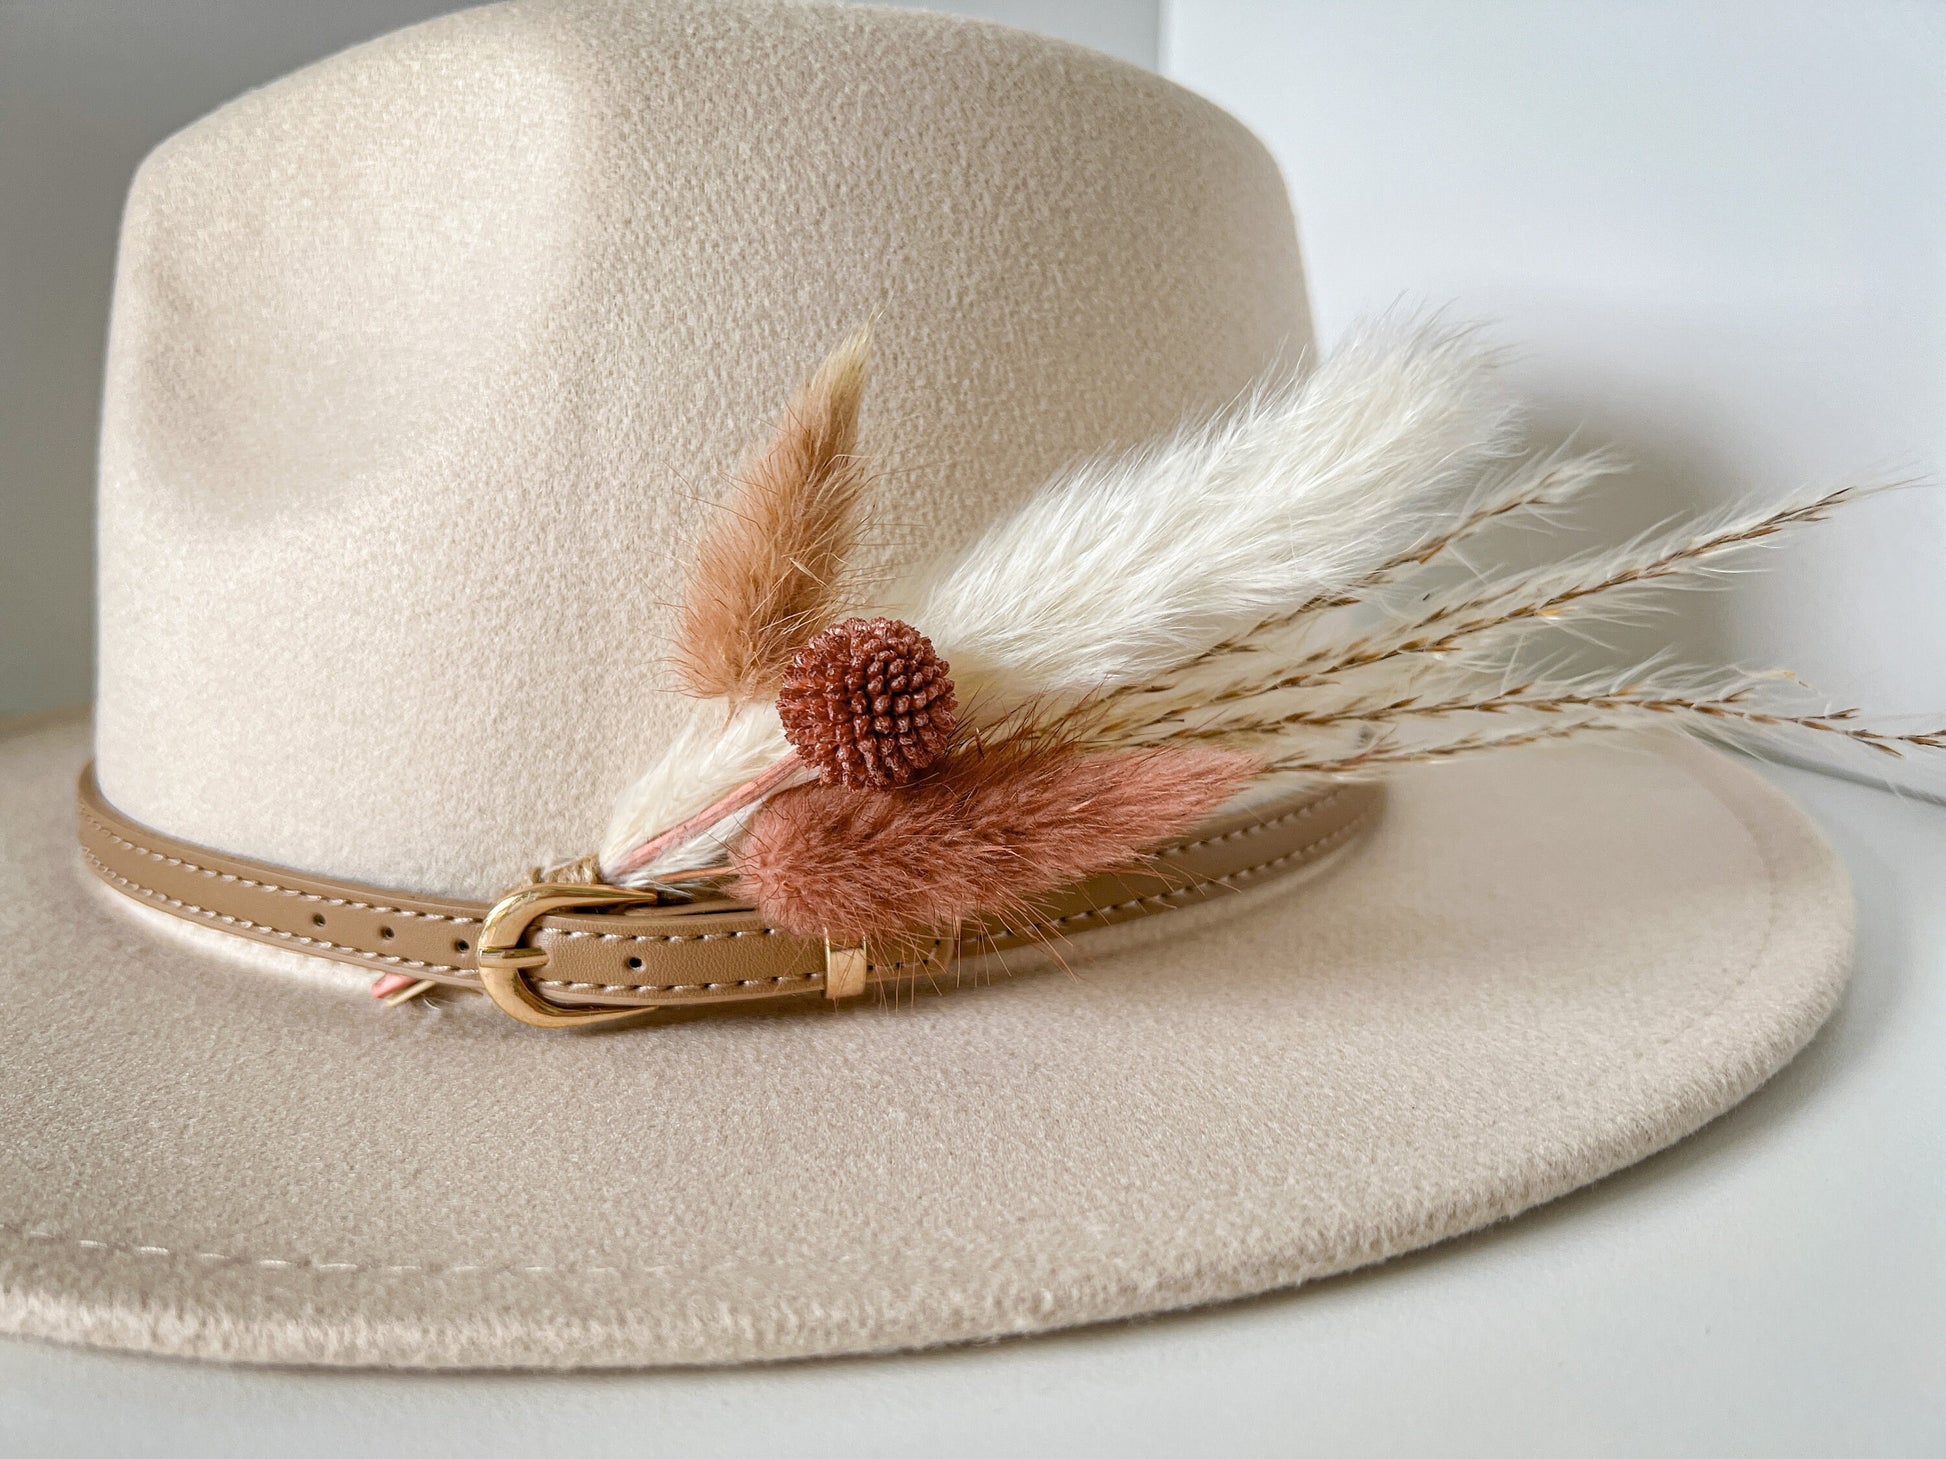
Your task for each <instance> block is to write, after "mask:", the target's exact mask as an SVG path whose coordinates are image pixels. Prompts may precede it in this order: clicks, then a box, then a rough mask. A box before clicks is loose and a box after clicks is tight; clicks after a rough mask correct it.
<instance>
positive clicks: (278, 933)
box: [81, 822, 472, 974]
mask: <svg viewBox="0 0 1946 1459" xmlns="http://www.w3.org/2000/svg"><path fill="white" fill-rule="evenodd" d="M96 829H97V830H99V831H101V832H102V834H103V835H113V834H114V833H113V832H111V831H109V830H108V828H107V827H105V826H102V825H101V824H100V823H99V822H97V823H96ZM116 839H120V838H119V837H118V838H116ZM123 844H124V845H128V843H126V842H124V843H123ZM129 849H130V850H131V851H140V850H142V848H141V847H139V846H129ZM145 854H146V855H149V856H155V855H156V853H155V852H153V851H150V852H146V853H145ZM81 855H82V856H83V857H84V858H85V859H86V861H87V863H88V865H89V866H91V867H92V868H93V869H94V872H95V875H97V876H99V877H100V878H101V879H102V880H103V881H107V882H112V883H114V885H116V886H117V887H119V888H121V889H122V890H123V891H125V892H128V893H129V894H131V895H133V896H137V897H141V898H142V899H143V900H145V901H150V902H162V903H165V904H167V905H168V906H171V907H174V908H175V909H176V910H177V911H179V912H183V913H186V914H187V915H189V916H192V917H201V918H204V919H205V920H207V921H210V922H227V923H229V924H230V926H232V927H242V928H247V929H248V930H250V931H251V932H264V933H268V934H269V935H270V936H272V937H281V938H283V939H284V940H285V941H287V942H301V943H304V944H305V945H306V946H308V947H328V948H331V949H333V950H334V951H337V952H345V953H350V954H351V955H352V956H353V957H357V958H363V959H364V960H365V961H367V962H374V963H385V964H387V965H388V966H391V967H397V968H420V969H423V970H424V971H426V972H429V973H459V974H465V973H469V972H471V971H472V969H471V968H462V967H459V966H457V965H455V964H452V963H429V962H425V961H423V960H421V959H419V958H416V957H401V956H399V955H398V954H397V953H389V952H369V951H367V950H366V949H364V948H362V947H352V946H350V945H349V944H348V943H343V942H333V941H331V940H330V939H329V938H325V937H306V936H305V935H304V934H303V933H301V932H286V931H285V930H284V929H283V928H281V927H272V926H270V925H269V924H268V923H266V922H253V921H251V920H250V919H249V918H248V917H232V916H231V915H230V914H229V913H227V912H216V911H212V910H211V909H210V908H208V907H199V906H197V905H196V904H195V903H194V902H185V901H183V900H182V899H181V898H179V897H172V896H170V895H169V894H168V893H167V892H162V891H157V890H156V889H155V888H154V887H145V886H143V885H142V884H141V883H140V882H138V881H130V880H129V879H128V878H127V877H125V876H123V875H122V874H121V873H120V872H117V871H115V870H113V869H112V868H110V867H109V866H108V865H107V864H106V863H104V862H103V861H102V859H101V858H100V857H99V856H97V855H95V853H94V852H92V851H90V850H89V849H88V848H87V847H86V846H83V847H82V848H81ZM158 859H167V858H158ZM181 864H182V865H184V866H188V863H186V862H185V863H181ZM189 869H190V870H193V871H201V870H202V868H201V867H189ZM207 874H208V875H220V873H215V872H212V873H207ZM244 879H245V878H242V877H237V878H235V880H237V881H242V880H244ZM253 885H261V883H253ZM286 895H289V896H298V895H300V893H296V892H287V893H286ZM316 900H320V901H322V900H327V899H325V898H318V899H316ZM340 905H351V904H349V903H343V902H340ZM361 905H362V904H361ZM384 910H387V911H395V912H396V911H399V910H400V909H399V908H396V907H392V908H386V909H384ZM448 920H458V919H448Z"/></svg>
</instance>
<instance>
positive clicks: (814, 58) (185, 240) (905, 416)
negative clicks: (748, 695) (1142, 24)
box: [97, 0, 1309, 896]
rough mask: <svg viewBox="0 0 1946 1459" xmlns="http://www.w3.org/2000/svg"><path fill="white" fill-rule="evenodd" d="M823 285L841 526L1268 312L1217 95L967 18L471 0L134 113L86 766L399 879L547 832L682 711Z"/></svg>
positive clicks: (217, 829) (470, 861)
mask: <svg viewBox="0 0 1946 1459" xmlns="http://www.w3.org/2000/svg"><path fill="white" fill-rule="evenodd" d="M868 319H869V320H872V321H874V323H875V340H876V344H875V378H874V381H873V385H872V388H871V393H870V395H869V397H868V401H867V406H866V413H865V421H864V430H865V437H866V441H867V444H868V446H870V447H871V448H872V449H873V450H874V451H875V452H876V453H877V454H879V455H880V456H881V457H882V459H883V462H884V464H885V466H886V468H887V475H886V478H885V481H884V484H883V488H882V491H881V495H880V500H881V503H882V505H881V509H880V511H879V514H878V517H877V523H878V526H877V529H876V539H877V542H878V546H877V547H876V549H875V550H876V551H877V552H878V553H879V555H880V559H881V562H882V563H886V564H889V563H891V562H893V561H898V562H914V561H922V560H924V559H925V558H927V557H929V556H931V555H933V554H935V553H937V552H940V551H942V550H945V549H948V548H950V547H952V546H954V545H956V544H957V543H960V542H962V541H964V540H965V539H966V538H967V537H969V536H970V535H971V534H972V533H973V532H974V531H975V530H977V529H978V527H979V526H980V525H981V524H983V523H984V522H985V521H987V520H988V519H990V518H991V517H992V516H994V515H996V514H997V513H998V512H999V511H1001V510H1002V509H1004V508H1005V507H1006V506H1007V505H1008V504H1009V503H1011V502H1013V501H1015V500H1017V499H1019V498H1020V497H1021V496H1023V495H1024V494H1026V493H1027V492H1028V491H1030V490H1032V488H1033V487H1034V486H1035V485H1036V484H1038V483H1039V482H1040V481H1041V480H1042V479H1044V478H1045V477H1046V476H1047V475H1048V474H1049V473H1050V472H1052V471H1054V470H1056V469H1058V468H1059V467H1060V466H1062V465H1064V464H1067V463H1069V462H1071V461H1073V460H1075V459H1077V458H1080V457H1083V456H1087V455H1090V454H1093V453H1096V452H1098V451H1102V450H1112V449H1117V448H1122V447H1126V446H1129V445H1132V444H1135V443H1137V442H1139V441H1142V440H1144V439H1147V438H1149V437H1152V436H1154V435H1157V434H1160V433H1162V432H1164V431H1167V430H1168V429H1170V428H1171V427H1173V426H1174V425H1176V424H1177V423H1178V422H1179V421H1180V420H1181V419H1182V418H1183V417H1185V416H1186V415H1195V414H1199V413H1201V412H1204V411H1206V410H1208V409H1211V408H1213V407H1215V406H1218V405H1220V404H1221V403H1222V402H1223V401H1225V400H1226V399H1228V398H1230V397H1231V396H1233V395H1234V394H1235V393H1236V392H1237V391H1239V390H1240V389H1242V388H1243V387H1244V386H1246V385H1247V384H1248V383H1249V381H1250V380H1251V379H1252V378H1253V377H1254V376H1256V375H1257V374H1258V373H1260V372H1261V371H1262V370H1263V369H1264V368H1265V367H1266V366H1267V365H1268V364H1270V363H1272V362H1273V361H1274V360H1276V359H1278V358H1280V357H1289V356H1290V355H1292V354H1294V353H1296V352H1298V351H1301V350H1302V349H1303V348H1305V347H1306V346H1307V345H1308V343H1309V321H1308V318H1307V316H1306V313H1305V307H1304V296H1303V282H1302V277H1301V272H1300V267H1299V260H1298V252H1297V244H1296V240H1295V233H1294V229H1293V227H1292V223H1291V218H1290V214H1289V209H1288V206H1287V203H1286V201H1285V197H1284V192H1283V188H1282V184H1281V182H1280V181H1279V179H1278V176H1277V172H1276V169H1275V167H1274V165H1273V164H1272V163H1271V161H1270V160H1269V158H1268V156H1267V155H1266V154H1265V153H1264V151H1263V149H1262V148H1261V147H1260V146H1259V145H1258V144H1257V143H1256V141H1255V140H1254V139H1253V138H1251V137H1250V136H1249V134H1248V133H1247V132H1245V131H1244V130H1243V129H1242V128H1241V127H1240V126H1238V125H1237V124H1236V123H1235V122H1234V121H1232V120H1231V119H1230V118H1228V117H1226V116H1225V115H1224V114H1222V113H1221V112H1219V111H1217V110H1216V109H1215V108H1213V107H1211V106H1209V105H1208V104H1207V103H1204V102H1202V101H1201V100H1199V99H1197V98H1195V97H1194V96H1191V95H1190V94H1188V93H1187V92H1184V91H1182V90H1181V89H1180V88H1177V87H1175V86H1173V85H1171V84H1170V83H1168V82H1166V81H1163V80H1161V79H1160V78H1158V77H1155V76H1152V75H1150V74H1148V73H1146V72H1143V71H1140V70H1138V69H1136V68H1133V67H1130V66H1126V65H1123V64H1121V63H1119V62H1115V61H1112V60H1110V59H1108V58H1106V57H1103V56H1098V55H1095V54H1093V53H1090V52H1087V51H1083V50H1080V49H1077V48H1075V47H1072V46H1069V45H1066V44H1063V43H1060V42H1055V41H1050V40H1046V39H1042V38H1039V37H1035V36H1031V35H1028V34H1025V33H1021V32H1016V31H1012V30H1007V29H1004V28H1000V27H996V26H989V25H984V24H977V23H972V22H966V21H959V20H953V19H948V18H945V17H940V16H933V15H924V14H913V13H903V12H892V11H879V10H864V9H853V8H849V7H841V6H832V7H824V6H806V5H799V4H772V3H747V0H738V3H682V4H651V5H635V4H625V5H616V4H613V3H602V4H561V3H553V4H539V3H536V4H527V3H516V4H510V5H500V6H492V7H489V8H486V9H483V10H476V11H469V12H463V13H460V14H457V15H452V16H448V17H445V18H442V19H440V20H437V21H433V22H430V23H428V24H426V25H422V26H418V27H415V28H413V29H411V30H407V31H402V32H399V33H397V34H395V35H392V36H388V37H385V38H383V39H381V40H379V41H376V42H373V43H371V44H369V45H366V46H362V47H359V48H357V49H355V50H352V51H349V52H346V53H344V54H343V55H340V56H336V57H333V58H331V59H329V60H327V61H324V62H321V63H319V64H318V65H315V66H312V67H310V68H308V69H307V70H304V71H301V72H299V73H297V74H296V75H294V76H291V77H288V78H286V79H285V80H283V81H280V82H278V83H276V84H274V85H272V86H270V87H267V88H264V89H263V90H261V91H258V92H254V93H251V94H250V95H248V96H245V97H243V98H241V99H239V100H238V101H236V102H233V103H231V104H230V105H229V106H226V107H224V108H223V109H221V110H219V111H218V112H216V113H214V114H212V115H211V116H209V117H207V118H205V119H204V120H203V121H201V122H199V123H197V124H196V125H195V126H193V127H191V128H189V129H188V130H187V131H185V132H183V133H181V134H179V135H178V136H176V137H174V138H172V139H171V140H170V141H168V142H167V143H165V144H164V145H163V146H162V147H161V148H159V149H158V150H157V151H156V153H155V154H154V155H153V156H152V157H151V158H150V159H149V160H148V161H147V162H146V163H145V164H144V166H143V168H142V170H141V172H140V173H139V174H138V176H137V179H136V182H135V185H134V188H133V190H132V192H131V196H130V200H129V206H128V211H127V215H126V219H125V222H124V230H123V241H122V252H121V258H120V263H119V271H118V278H117V284H116V303H115V315H114V322H113V328H112V331H111V339H110V349H109V363H108V375H107V392H106V401H105V409H104V423H103V440H102V462H101V496H102V502H101V524H102V525H101V553H100V562H101V670H100V674H101V680H100V694H99V704H98V720H97V754H98V759H99V773H100V776H101V782H102V786H103V789H104V792H105V793H106V794H107V796H108V797H109V799H110V800H111V801H113V802H114V803H116V804H117V805H118V806H119V807H121V808H122V809H123V810H124V811H126V812H127V813H128V814H130V815H132V816H134V817H136V818H137V819H138V820H142V821H146V822H148V823H150V824H153V825H156V826H158V827H160V828H162V829H165V830H167V831H170V832H172V833H174V834H176V835H178V836H182V837H184V838H186V839H189V840H192V841H198V842H202V843H204V844H208V845H213V846H217V847H220V848H223V849H226V850H229V851H232V852H236V853H238V854H242V855H248V856H252V857H256V858H260V859H264V860H268V861H272V862H276V863H280V864H284V865H289V866H294V867H298V868H302V869H305V870H309V871H315V872H319V873H323V874H328V875H333V876H338V877H347V878H353V879H358V880H365V881H370V882H374V883H377V884H380V885H387V886H396V887H400V888H406V889H412V890H417V891H423V892H428V893H444V894H452V895H462V896H488V895H491V894H493V893H494V892H496V891H498V890H500V889H502V888H503V887H504V886H505V885H506V884H507V883H508V882H509V881H510V880H511V879H513V878H514V877H516V876H517V875H518V874H519V873H520V871H521V870H523V869H524V868H525V867H527V866H530V865H532V864H535V863H536V862H539V861H542V860H544V859H546V858H548V857H549V856H551V855H557V854H559V855H566V854H572V853H575V852H581V851H586V850H589V849H592V847H593V845H594V843H595V841H596V839H597V838H598V836H599V834H600V831H601V828H602V824H603V821H604V819H605V817H606V814H607V810H608V806H609V803H610V801H611V799H612V798H613V796H614V795H615V793H616V792H617V791H618V790H619V789H620V788H621V787H622V785H623V784H624V783H625V782H626V780H627V779H628V778H629V777H630V775H631V774H633V773H634V772H635V771H636V770H638V769H639V768H641V766H642V765H643V764H644V763H646V762H647V761H648V760H649V759H650V758H652V757H653V756H654V755H655V754H656V753H657V751H658V750H659V748H660V747H661V745H662V744H663V743H665V742H666V740H667V738H668V737H669V735H670V734H671V733H673V731H674V730H675V728H676V727H677V726H678V725H679V724H680V723H681V722H682V721H683V720H684V719H685V718H686V717H687V716H688V715H690V714H691V713H693V712H695V707H694V705H693V704H692V703H691V702H690V701H688V700H686V699H684V698H683V697H682V696H681V695H680V694H679V693H678V692H676V690H675V687H674V684H673V681H672V679H671V677H670V676H669V675H668V674H667V672H666V671H664V670H663V669H662V668H661V667H660V665H659V660H660V657H661V655H662V654H663V653H664V652H665V651H666V648H667V645H668V637H669V633H670V630H671V627H672V623H673V613H672V611H671V610H672V605H673V604H674V603H675V601H676V599H677V598H678V596H679V593H680V590H681V582H682V574H683V568H684V564H685V562H686V560H687V558H688V555H689V553H690V551H691V549H692V547H693V545H694V543H695V542H696V540H697V537H698V536H699V534H700V532H701V530H702V528H703V526H704V524H705V522H706V520H707V515H706V514H707V513H708V512H710V511H711V510H713V509H714V508H713V505H712V504H713V503H714V502H715V501H717V500H718V499H720V498H721V497H722V495H723V491H724V482H725V479H726V478H727V476H728V475H729V473H731V472H733V471H734V470H735V468H736V466H737V464H738V462H739V461H740V460H741V459H742V457H743V456H744V454H745V453H746V451H747V450H748V448H749V447H750V446H751V445H752V444H753V443H755V442H756V441H758V440H760V439H761V438H762V436H763V435H764V434H765V432H766V430H767V428H768V426H769V424H770V422H771V421H772V419H773V418H774V417H775V415H776V413H777V412H778V410H779V409H780V408H781V406H782V404H783V402H784V400H785V399H786V397H787V396H788V394H789V393H790V391H791V389H792V388H793V387H794V386H795V385H796V384H797V383H798V381H799V380H800V379H801V378H802V377H803V376H804V375H805V374H806V373H807V372H808V371H809V370H810V369H811V368H812V367H813V366H814V365H815V364H816V363H817V361H818V359H819V358H820V357H821V356H822V355H823V354H824V353H825V352H826V351H827V350H828V349H829V348H831V347H832V346H833V345H835V344H836V343H838V342H839V340H840V339H842V338H843V337H844V336H845V335H846V334H848V333H849V332H850V331H851V330H852V329H854V328H855V327H856V326H857V325H858V324H859V323H861V322H863V321H865V320H868ZM919 626H920V627H921V629H923V628H924V625H923V624H922V625H919Z"/></svg>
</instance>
